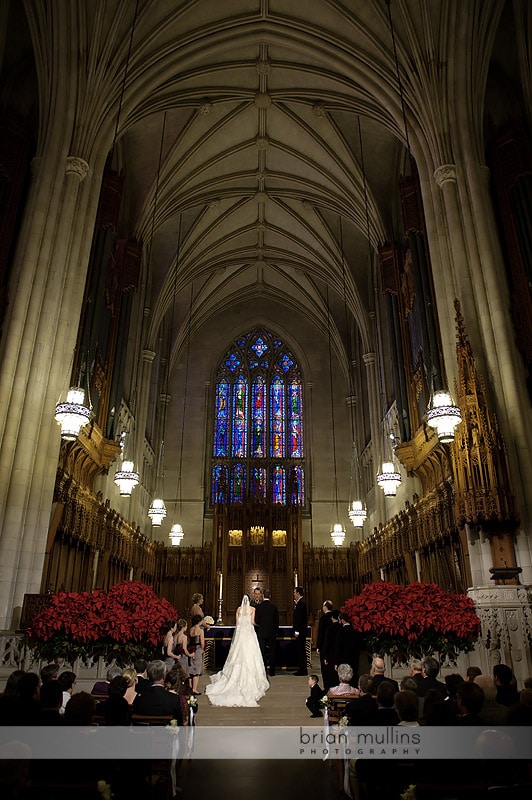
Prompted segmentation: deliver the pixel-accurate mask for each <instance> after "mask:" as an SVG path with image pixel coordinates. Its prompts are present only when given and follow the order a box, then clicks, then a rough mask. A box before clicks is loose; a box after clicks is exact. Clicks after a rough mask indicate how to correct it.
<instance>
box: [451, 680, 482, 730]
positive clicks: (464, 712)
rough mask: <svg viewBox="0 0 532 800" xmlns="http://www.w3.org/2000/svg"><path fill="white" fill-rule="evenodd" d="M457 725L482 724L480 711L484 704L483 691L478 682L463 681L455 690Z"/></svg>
mask: <svg viewBox="0 0 532 800" xmlns="http://www.w3.org/2000/svg"><path fill="white" fill-rule="evenodd" d="M456 703H457V705H458V714H459V717H458V724H459V725H483V724H484V723H483V721H482V717H481V716H480V712H481V710H482V706H483V704H484V692H483V691H482V689H481V688H480V686H479V685H478V683H468V682H467V681H464V682H463V683H461V684H460V686H459V687H458V689H457V690H456Z"/></svg>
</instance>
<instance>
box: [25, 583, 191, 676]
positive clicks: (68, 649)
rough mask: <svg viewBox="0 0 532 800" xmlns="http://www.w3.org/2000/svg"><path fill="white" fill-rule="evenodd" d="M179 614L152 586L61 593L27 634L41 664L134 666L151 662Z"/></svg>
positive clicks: (38, 617) (118, 586) (120, 584)
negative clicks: (85, 661) (84, 660)
mask: <svg viewBox="0 0 532 800" xmlns="http://www.w3.org/2000/svg"><path fill="white" fill-rule="evenodd" d="M177 618H178V614H177V611H176V610H175V608H174V607H173V606H172V605H171V603H169V602H168V600H165V599H164V598H159V597H157V595H156V594H155V592H154V591H153V589H151V588H150V587H149V586H145V585H144V584H143V583H138V582H137V581H123V582H122V583H117V584H116V585H115V586H113V587H112V588H111V589H109V591H108V592H104V591H103V590H101V589H96V590H95V591H93V592H58V593H57V594H55V595H53V597H52V598H51V600H50V605H49V606H48V608H46V609H45V610H44V611H41V613H40V614H38V615H37V616H36V617H35V619H34V620H33V622H32V624H31V626H30V627H29V628H28V631H27V633H28V639H29V643H30V646H31V647H32V648H33V649H34V650H35V651H36V654H37V655H38V656H40V657H41V658H55V657H57V656H61V657H63V658H66V659H67V661H72V660H74V659H75V658H76V657H78V656H88V655H100V654H101V655H105V656H106V657H108V658H109V657H110V656H112V657H115V658H118V659H120V660H125V661H129V660H131V659H132V658H139V657H141V656H148V657H150V658H151V657H152V656H153V655H154V654H155V652H156V649H157V647H158V646H159V645H160V643H161V629H162V627H163V625H164V623H165V622H167V621H168V620H172V619H177Z"/></svg>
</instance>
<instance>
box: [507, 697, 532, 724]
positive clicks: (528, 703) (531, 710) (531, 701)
mask: <svg viewBox="0 0 532 800" xmlns="http://www.w3.org/2000/svg"><path fill="white" fill-rule="evenodd" d="M508 725H527V726H528V727H532V689H523V691H522V692H521V693H520V695H519V702H518V703H514V705H513V706H510V708H509V709H508Z"/></svg>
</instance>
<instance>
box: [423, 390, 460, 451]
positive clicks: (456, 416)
mask: <svg viewBox="0 0 532 800" xmlns="http://www.w3.org/2000/svg"><path fill="white" fill-rule="evenodd" d="M427 422H428V424H429V425H430V427H431V428H435V429H436V431H437V434H438V439H439V440H440V442H452V441H453V439H454V429H455V428H456V426H457V425H459V424H460V423H461V422H462V413H461V411H460V409H459V408H458V406H455V405H454V404H453V401H452V399H451V395H450V393H449V392H447V391H445V390H444V389H439V390H437V391H436V392H434V393H433V395H432V403H431V407H430V408H429V409H427Z"/></svg>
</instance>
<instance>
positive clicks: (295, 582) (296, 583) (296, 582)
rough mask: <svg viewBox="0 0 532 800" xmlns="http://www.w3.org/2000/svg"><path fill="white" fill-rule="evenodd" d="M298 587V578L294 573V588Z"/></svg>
mask: <svg viewBox="0 0 532 800" xmlns="http://www.w3.org/2000/svg"><path fill="white" fill-rule="evenodd" d="M298 585H299V581H298V577H297V572H294V586H298Z"/></svg>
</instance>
